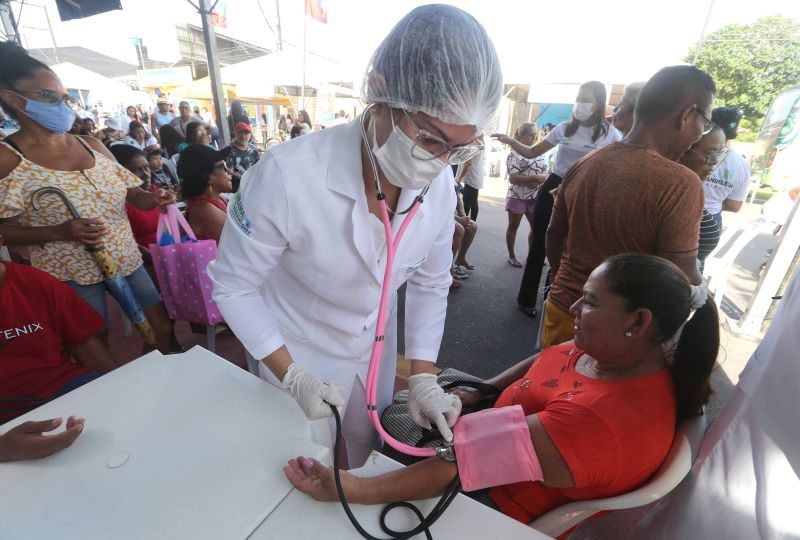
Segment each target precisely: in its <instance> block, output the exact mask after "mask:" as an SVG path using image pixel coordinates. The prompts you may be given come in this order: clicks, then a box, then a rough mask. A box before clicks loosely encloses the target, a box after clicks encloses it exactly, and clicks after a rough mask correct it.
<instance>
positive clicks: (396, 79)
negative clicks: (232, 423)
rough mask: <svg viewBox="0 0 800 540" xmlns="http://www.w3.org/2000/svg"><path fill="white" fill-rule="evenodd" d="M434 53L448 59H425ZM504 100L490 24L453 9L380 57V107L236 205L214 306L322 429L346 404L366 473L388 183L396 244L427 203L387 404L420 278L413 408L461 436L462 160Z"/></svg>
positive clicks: (267, 178) (260, 173) (286, 160)
mask: <svg viewBox="0 0 800 540" xmlns="http://www.w3.org/2000/svg"><path fill="white" fill-rule="evenodd" d="M401 51H402V54H401ZM431 51H436V55H437V58H438V59H439V62H436V63H434V62H418V61H415V59H418V58H422V57H428V56H430V54H432V52H431ZM501 93H502V75H501V72H500V63H499V60H498V58H497V54H496V52H495V50H494V46H493V45H492V43H491V41H490V39H489V37H488V36H487V34H486V32H485V30H484V29H483V27H482V26H481V25H480V24H479V23H478V22H477V21H476V20H475V19H474V18H473V17H472V16H470V15H469V14H467V13H465V12H464V11H462V10H460V9H458V8H455V7H451V6H442V5H429V6H422V7H419V8H416V9H415V10H413V11H412V12H411V13H410V14H408V15H407V16H406V17H405V18H404V19H403V20H401V21H400V22H399V23H398V24H397V25H396V26H395V28H394V29H393V30H392V31H391V32H390V34H389V35H388V36H387V37H386V39H385V40H384V41H383V43H382V44H381V45H380V46H379V48H378V50H377V51H376V52H375V54H374V56H373V58H372V62H371V63H370V67H369V70H368V73H367V75H366V77H365V82H364V95H365V96H366V100H367V103H368V104H369V105H370V108H369V109H368V111H366V112H365V113H364V114H363V115H362V116H361V117H359V118H358V119H356V120H355V121H353V122H352V123H350V124H340V125H337V126H334V127H331V128H330V129H326V130H323V131H319V132H313V133H310V134H309V135H307V136H304V137H300V138H298V139H296V140H294V141H292V142H290V143H288V144H283V145H278V146H276V147H274V148H271V149H269V150H268V151H267V152H266V153H265V154H264V156H263V157H262V158H261V159H260V160H259V162H258V163H257V164H256V165H254V166H253V167H252V168H251V169H250V170H249V171H248V172H247V175H246V180H245V182H243V183H242V186H241V187H240V190H239V192H238V193H237V194H236V195H234V197H233V199H232V200H231V202H230V204H229V205H228V216H227V223H226V225H225V227H224V229H223V232H222V238H221V241H220V246H219V253H218V257H217V260H216V261H215V262H213V263H212V264H211V265H209V274H210V275H211V278H212V280H213V281H214V286H215V290H214V299H215V300H216V301H217V304H218V305H219V307H220V310H221V311H222V314H223V316H224V317H225V321H226V322H227V323H228V325H229V326H230V327H231V329H233V331H234V332H235V333H236V335H237V336H238V337H239V339H240V340H241V341H242V343H244V345H245V347H246V348H247V349H248V350H249V352H250V353H251V354H252V355H253V356H254V357H255V358H257V359H259V360H262V363H261V374H262V377H264V378H265V379H267V380H268V381H270V382H272V383H273V384H275V385H277V386H283V387H284V388H285V389H287V390H288V391H289V392H290V393H291V394H292V395H293V396H294V397H295V399H296V400H297V401H298V403H299V404H300V406H301V407H302V409H303V410H304V411H305V413H306V415H307V416H308V417H309V418H312V419H313V418H321V417H327V416H330V415H331V410H330V407H329V406H328V405H327V404H326V403H325V401H327V402H329V403H333V404H336V405H342V406H343V412H342V417H343V434H344V437H345V439H346V441H347V451H348V457H349V464H350V466H351V467H356V466H359V465H361V464H362V463H363V462H364V461H365V459H366V458H367V456H368V455H369V452H370V451H371V450H372V449H373V448H375V447H376V446H377V443H378V439H377V436H376V433H375V431H374V430H373V428H372V426H371V424H370V421H369V419H368V416H367V408H366V406H365V390H364V387H365V381H366V376H367V369H368V364H369V358H370V351H371V348H372V345H373V343H374V342H375V329H376V318H377V314H378V306H379V303H380V294H381V288H382V285H383V284H384V270H385V267H386V259H387V249H386V236H385V230H384V224H383V222H382V220H381V217H380V216H381V215H382V213H381V210H380V205H379V202H378V199H377V189H376V182H380V186H381V188H382V191H383V195H384V196H385V202H386V205H387V206H388V208H389V209H390V213H389V215H390V216H391V229H392V234H393V235H395V234H397V231H398V229H399V227H400V225H401V223H402V222H403V219H404V218H405V217H406V216H405V215H403V212H404V211H405V210H406V209H407V208H409V206H410V205H412V204H413V203H414V201H415V198H416V197H418V196H420V195H422V194H423V193H424V202H423V203H422V204H421V205H420V206H419V207H418V208H419V210H418V211H417V213H416V215H414V217H413V219H412V220H411V221H410V224H409V225H408V228H407V229H406V230H405V234H404V236H403V239H402V242H401V243H400V247H399V250H398V251H397V254H396V258H395V259H394V264H393V265H392V268H391V283H390V284H388V285H387V286H388V288H387V294H388V299H389V303H388V306H389V309H388V324H387V327H386V332H385V335H384V343H385V347H384V350H383V361H382V365H381V370H380V375H379V383H378V387H377V388H378V391H377V393H378V406H379V408H382V407H384V406H386V405H387V404H388V401H389V400H390V399H391V393H392V388H393V384H394V377H395V362H396V355H397V343H396V341H397V329H396V320H397V317H396V315H397V314H396V309H397V305H396V301H397V293H396V291H397V289H398V288H399V287H400V286H401V285H403V284H404V283H406V284H407V289H406V302H405V356H406V357H407V358H409V359H410V360H411V378H410V380H409V403H410V407H411V411H412V414H413V415H414V417H415V419H416V421H417V422H418V423H419V424H420V425H429V424H428V420H427V419H430V421H431V422H432V423H435V424H436V425H437V426H438V427H439V428H440V430H441V431H442V432H444V433H446V434H449V428H448V425H450V426H452V424H453V423H454V422H455V418H456V417H457V414H458V410H459V402H458V400H457V399H453V397H452V396H448V395H446V394H444V392H442V390H441V388H440V387H439V386H438V385H437V384H436V379H435V376H434V375H433V374H432V372H433V371H434V369H435V361H436V358H437V355H438V351H439V346H440V343H441V338H442V333H443V330H444V318H445V312H446V309H447V294H448V290H449V287H450V283H451V277H450V265H451V262H452V253H451V251H450V244H451V240H452V238H453V209H454V208H455V203H456V201H455V192H454V191H453V182H454V178H453V175H452V171H451V169H450V167H449V164H460V163H464V162H466V161H468V160H469V159H470V158H472V157H474V156H475V155H476V154H477V153H478V152H479V151H480V148H481V147H480V146H479V145H478V144H477V142H476V136H477V134H478V133H479V132H480V130H481V129H483V128H484V127H485V126H486V125H487V123H488V121H489V120H490V119H491V118H492V115H493V114H494V111H495V109H496V108H497V105H498V103H499V101H500V98H501ZM373 163H374V165H375V167H373ZM375 173H377V178H376V177H375ZM320 208H324V209H325V211H324V212H320V211H319V210H320ZM325 383H330V385H328V384H325ZM426 418H427V419H426ZM331 424H332V422H331Z"/></svg>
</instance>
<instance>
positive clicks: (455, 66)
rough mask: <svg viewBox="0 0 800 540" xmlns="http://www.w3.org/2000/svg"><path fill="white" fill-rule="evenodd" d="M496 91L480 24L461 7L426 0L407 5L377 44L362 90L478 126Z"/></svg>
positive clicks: (499, 81) (494, 103)
mask: <svg viewBox="0 0 800 540" xmlns="http://www.w3.org/2000/svg"><path fill="white" fill-rule="evenodd" d="M502 92H503V75H502V72H501V70H500V60H499V58H498V57H497V52H496V51H495V48H494V45H493V44H492V40H491V39H489V35H488V34H487V33H486V30H484V28H483V26H481V24H480V23H479V22H478V21H477V20H475V18H474V17H473V16H472V15H470V14H469V13H467V12H465V11H463V10H461V9H458V8H456V7H453V6H447V5H442V4H431V5H426V6H420V7H418V8H416V9H414V10H412V11H411V12H410V13H409V14H408V15H406V16H405V17H404V18H403V19H402V20H401V21H400V22H398V23H397V24H396V25H395V27H394V28H393V29H392V30H391V31H390V32H389V35H388V36H386V38H385V39H384V40H383V42H382V43H381V44H380V45H379V46H378V49H377V50H376V51H375V53H374V54H373V56H372V60H371V61H370V65H369V67H368V69H367V74H366V76H365V78H364V88H363V91H362V94H363V95H364V96H365V97H366V101H367V102H368V103H386V104H387V105H389V106H390V107H397V108H401V109H406V110H408V111H419V112H423V113H425V114H427V115H429V116H432V117H434V118H438V119H439V120H441V121H442V122H446V123H448V124H457V125H474V126H477V127H478V129H479V130H482V129H483V128H485V127H486V126H487V125H488V124H489V122H490V120H491V119H492V117H493V116H494V114H495V111H496V109H497V107H498V105H499V104H500V98H501V97H502Z"/></svg>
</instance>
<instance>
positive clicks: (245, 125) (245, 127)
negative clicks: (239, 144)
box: [233, 122, 253, 133]
mask: <svg viewBox="0 0 800 540" xmlns="http://www.w3.org/2000/svg"><path fill="white" fill-rule="evenodd" d="M233 131H234V132H235V133H239V132H240V131H246V132H247V133H253V130H252V129H250V124H248V123H247V122H239V123H238V124H236V125H235V126H233Z"/></svg>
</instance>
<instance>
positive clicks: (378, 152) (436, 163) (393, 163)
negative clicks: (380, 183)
mask: <svg viewBox="0 0 800 540" xmlns="http://www.w3.org/2000/svg"><path fill="white" fill-rule="evenodd" d="M390 114H391V113H390ZM392 126H393V128H392V132H391V133H390V134H389V138H388V139H386V142H385V143H383V146H381V147H378V140H377V136H376V133H375V128H373V130H372V153H373V154H374V155H375V157H376V158H377V160H378V164H379V165H380V166H381V170H382V171H383V173H384V174H385V175H386V179H387V180H389V182H391V183H392V185H394V186H397V187H399V188H400V189H413V190H418V189H423V188H424V187H425V186H427V185H428V184H430V183H431V182H433V180H434V179H435V178H436V177H437V176H439V174H440V173H441V172H442V171H443V170H444V168H445V167H447V164H446V163H444V162H443V161H442V160H441V159H438V158H434V157H433V154H431V153H430V152H426V151H425V150H423V149H422V148H417V149H416V150H415V151H414V152H415V153H416V154H419V155H425V156H426V157H429V158H431V159H427V160H422V159H417V158H415V157H414V156H413V155H411V149H412V148H413V147H414V141H413V140H411V138H409V136H408V135H406V134H405V133H404V132H403V130H402V129H400V126H398V125H397V124H395V123H394V118H392Z"/></svg>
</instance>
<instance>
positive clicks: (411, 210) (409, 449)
mask: <svg viewBox="0 0 800 540" xmlns="http://www.w3.org/2000/svg"><path fill="white" fill-rule="evenodd" d="M369 108H371V107H368V108H367V110H365V111H364V113H363V114H364V118H365V117H366V114H367V112H368V111H369ZM360 124H361V136H362V141H363V143H364V145H365V146H366V147H367V157H368V158H369V162H370V166H371V168H372V176H373V178H374V179H375V187H376V189H377V191H378V205H379V206H380V210H381V221H383V228H384V230H385V232H386V270H385V271H384V273H383V288H382V289H381V299H380V304H379V305H378V320H377V326H376V327H375V342H374V343H373V345H372V355H371V356H370V359H369V370H368V371H367V384H366V394H367V413H368V414H369V418H370V420H371V421H372V425H373V426H374V427H375V430H376V431H377V432H378V434H379V435H380V436H381V438H382V439H383V440H384V441H385V442H386V443H388V444H389V445H390V446H392V447H393V448H394V449H395V450H397V451H398V452H403V453H404V454H408V455H411V456H417V457H428V456H434V455H437V453H439V452H441V451H442V450H439V449H437V448H417V447H414V446H410V445H407V444H404V443H401V442H400V441H398V440H397V439H395V438H394V437H392V436H391V435H389V434H388V433H387V432H386V430H385V429H383V426H381V421H380V417H379V416H378V407H377V403H378V397H377V396H378V390H377V387H378V374H379V372H380V368H381V355H382V354H383V343H384V334H385V332H386V311H387V308H388V303H389V290H390V288H391V287H390V286H391V281H392V266H393V265H394V257H395V255H396V254H397V248H398V247H399V246H400V240H401V239H402V238H403V234H404V233H405V232H406V229H407V228H408V225H409V223H411V220H412V219H414V216H415V215H416V213H417V210H419V205H420V204H422V199H423V197H424V196H425V194H426V193H427V192H428V189H429V188H430V184H428V185H427V186H425V188H424V189H423V190H422V192H421V193H420V194H419V195H417V196H416V197H415V198H414V202H413V203H412V204H411V206H410V207H408V208H407V209H406V210H404V211H403V212H393V213H394V214H395V215H402V214H406V217H405V218H404V219H403V223H402V224H401V225H400V228H399V229H398V231H397V235H396V236H395V237H394V238H392V223H391V221H390V220H389V208H388V207H387V206H386V196H385V195H384V193H383V190H382V189H381V181H380V177H379V176H378V168H377V166H376V165H375V158H374V157H373V155H372V149H371V148H370V147H369V142H368V140H369V139H368V138H367V132H366V130H365V129H364V121H363V120H361V121H360Z"/></svg>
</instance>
